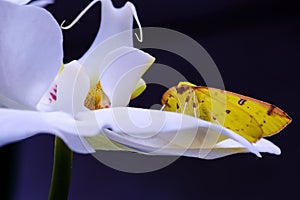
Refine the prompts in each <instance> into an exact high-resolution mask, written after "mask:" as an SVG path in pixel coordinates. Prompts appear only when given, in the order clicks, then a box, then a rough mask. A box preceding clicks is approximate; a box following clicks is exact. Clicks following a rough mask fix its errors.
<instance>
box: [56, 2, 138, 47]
mask: <svg viewBox="0 0 300 200" xmlns="http://www.w3.org/2000/svg"><path fill="white" fill-rule="evenodd" d="M100 1H101V0H94V1H92V2H91V3H90V4H89V5H88V6H87V7H86V8H85V9H84V10H83V11H81V13H80V14H79V15H78V16H77V17H76V18H75V19H74V20H73V21H72V23H71V24H70V25H68V26H64V24H65V22H66V20H64V21H63V22H62V23H61V25H60V27H61V29H63V30H68V29H70V28H72V27H73V26H74V25H75V24H76V23H77V22H78V21H79V20H80V19H81V17H82V16H83V15H84V14H85V13H86V12H87V11H88V10H89V9H90V8H91V7H92V6H93V5H95V4H96V3H98V2H100ZM129 6H130V8H131V11H132V14H133V17H134V19H135V21H136V23H137V25H138V27H139V31H140V36H138V34H137V33H134V35H135V37H136V39H137V40H138V41H139V42H143V29H142V25H141V23H140V20H139V18H138V16H137V13H136V10H135V7H134V5H133V4H132V3H129Z"/></svg>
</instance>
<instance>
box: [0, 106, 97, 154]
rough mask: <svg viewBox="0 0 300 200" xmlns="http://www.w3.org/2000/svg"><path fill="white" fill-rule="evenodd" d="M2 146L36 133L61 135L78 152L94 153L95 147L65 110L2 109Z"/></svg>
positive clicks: (0, 134)
mask: <svg viewBox="0 0 300 200" xmlns="http://www.w3.org/2000/svg"><path fill="white" fill-rule="evenodd" d="M0 125H1V133H0V146H3V145H6V144H9V143H12V142H16V141H19V140H23V139H25V138H29V137H31V136H33V135H36V134H53V135H56V136H58V137H60V138H61V139H62V140H64V142H65V143H66V144H67V146H68V147H69V148H70V149H71V150H73V151H75V152H77V153H92V152H94V150H93V148H92V147H91V146H90V145H89V144H88V143H87V142H86V141H85V140H84V139H83V138H82V137H81V136H80V135H78V131H77V126H76V122H75V120H74V119H73V117H72V116H71V115H68V114H66V113H63V112H49V113H46V112H36V111H21V110H11V109H0Z"/></svg>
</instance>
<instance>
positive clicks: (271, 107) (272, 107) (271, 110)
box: [267, 105, 276, 115]
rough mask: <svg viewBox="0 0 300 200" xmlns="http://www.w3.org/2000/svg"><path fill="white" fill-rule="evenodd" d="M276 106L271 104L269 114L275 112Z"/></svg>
mask: <svg viewBox="0 0 300 200" xmlns="http://www.w3.org/2000/svg"><path fill="white" fill-rule="evenodd" d="M275 108H276V107H275V106H274V105H270V108H269V110H268V112H267V114H268V115H271V114H272V113H273V110H274V109H275Z"/></svg>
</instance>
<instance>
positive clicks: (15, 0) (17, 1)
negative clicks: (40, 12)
mask: <svg viewBox="0 0 300 200" xmlns="http://www.w3.org/2000/svg"><path fill="white" fill-rule="evenodd" d="M6 1H9V2H12V3H15V4H19V5H25V4H27V3H29V2H30V1H31V0H6Z"/></svg>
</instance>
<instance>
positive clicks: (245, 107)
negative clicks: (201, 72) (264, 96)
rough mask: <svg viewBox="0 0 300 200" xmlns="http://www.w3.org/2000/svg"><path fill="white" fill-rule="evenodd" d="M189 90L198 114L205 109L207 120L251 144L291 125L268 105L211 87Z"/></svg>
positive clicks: (281, 111) (274, 108) (285, 117)
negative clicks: (194, 95) (208, 115)
mask: <svg viewBox="0 0 300 200" xmlns="http://www.w3.org/2000/svg"><path fill="white" fill-rule="evenodd" d="M193 89H194V91H195V93H196V96H197V98H198V102H199V105H198V107H197V109H198V110H199V112H204V113H205V110H206V112H208V113H209V114H210V115H211V119H210V120H209V121H212V122H214V121H215V122H217V123H220V124H222V125H223V126H225V127H226V128H228V129H231V130H232V131H234V132H236V133H238V134H240V135H242V136H243V137H244V138H246V139H248V140H249V141H251V142H256V141H257V140H259V139H260V138H262V137H266V136H271V135H273V134H276V133H278V132H279V131H281V130H282V129H283V128H284V127H285V126H287V125H288V124H289V123H290V122H291V118H290V117H289V116H288V115H287V114H286V113H285V112H284V111H283V110H281V109H280V108H278V107H276V106H274V105H272V104H269V103H266V102H263V101H260V100H257V99H254V98H250V97H247V96H243V95H240V94H236V93H233V92H228V91H224V90H220V89H215V88H208V87H202V86H199V87H197V86H196V87H193ZM204 116H206V115H204ZM200 118H202V116H201V114H200ZM202 119H206V120H207V118H202Z"/></svg>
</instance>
